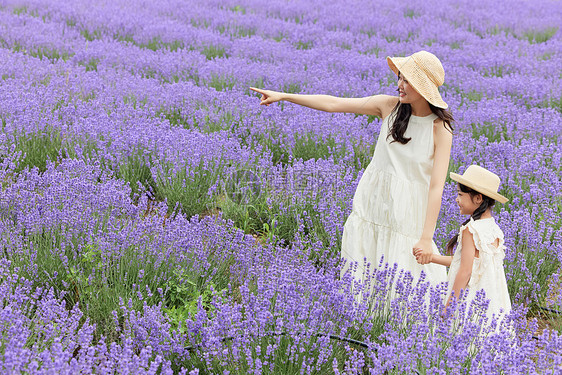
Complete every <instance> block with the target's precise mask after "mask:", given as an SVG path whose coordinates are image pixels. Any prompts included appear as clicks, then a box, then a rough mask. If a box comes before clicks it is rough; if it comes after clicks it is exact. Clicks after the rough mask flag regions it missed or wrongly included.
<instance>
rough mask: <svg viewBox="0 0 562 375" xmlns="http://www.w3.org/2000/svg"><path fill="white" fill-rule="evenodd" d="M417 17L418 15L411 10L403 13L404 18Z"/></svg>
mask: <svg viewBox="0 0 562 375" xmlns="http://www.w3.org/2000/svg"><path fill="white" fill-rule="evenodd" d="M415 17H419V14H418V13H417V12H416V11H415V10H413V9H406V10H405V11H404V18H415Z"/></svg>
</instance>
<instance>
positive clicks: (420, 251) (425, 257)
mask: <svg viewBox="0 0 562 375" xmlns="http://www.w3.org/2000/svg"><path fill="white" fill-rule="evenodd" d="M431 245H432V244H431V240H424V239H421V240H419V241H418V242H416V244H415V245H414V247H413V249H412V253H413V254H414V256H415V257H416V260H417V261H418V263H419V264H428V263H431V256H432V255H433V249H432V246H431Z"/></svg>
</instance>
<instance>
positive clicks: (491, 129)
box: [470, 121, 507, 143]
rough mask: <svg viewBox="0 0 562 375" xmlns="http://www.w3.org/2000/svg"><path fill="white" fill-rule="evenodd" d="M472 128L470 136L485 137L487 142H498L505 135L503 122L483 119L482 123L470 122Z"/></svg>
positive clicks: (475, 137)
mask: <svg viewBox="0 0 562 375" xmlns="http://www.w3.org/2000/svg"><path fill="white" fill-rule="evenodd" d="M470 126H471V128H472V138H474V139H480V137H481V136H484V137H486V138H487V140H488V142H489V143H493V142H500V141H502V140H504V139H505V138H506V136H507V127H506V125H505V124H501V123H494V122H490V121H484V122H482V123H472V124H470Z"/></svg>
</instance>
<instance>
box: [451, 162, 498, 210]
mask: <svg viewBox="0 0 562 375" xmlns="http://www.w3.org/2000/svg"><path fill="white" fill-rule="evenodd" d="M450 176H451V179H452V180H455V181H457V182H460V183H461V184H463V185H465V186H468V187H469V188H471V189H472V190H476V191H477V192H479V193H482V194H484V195H485V196H487V197H490V198H492V199H495V200H497V201H498V202H500V203H505V202H507V201H508V199H507V198H506V197H504V196H503V195H500V194H498V189H499V187H500V178H499V177H498V175H497V174H495V173H492V172H490V171H489V170H487V169H484V168H482V167H479V166H478V165H471V166H470V167H468V168H466V171H464V173H463V174H462V175H460V174H456V173H453V172H451V174H450Z"/></svg>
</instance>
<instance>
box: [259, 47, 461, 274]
mask: <svg viewBox="0 0 562 375" xmlns="http://www.w3.org/2000/svg"><path fill="white" fill-rule="evenodd" d="M387 62H388V65H389V66H390V68H391V69H392V71H393V72H394V73H395V74H396V75H397V76H398V92H399V96H397V97H396V96H389V95H374V96H371V97H366V98H337V97H333V96H328V95H297V94H287V93H280V92H276V91H270V90H261V89H256V88H251V89H252V90H254V91H256V92H258V93H260V94H261V95H262V96H261V103H260V104H261V105H269V104H271V103H274V102H277V101H281V100H285V101H289V102H292V103H295V104H299V105H303V106H306V107H310V108H314V109H318V110H322V111H326V112H349V113H356V114H363V115H374V116H378V117H381V118H382V119H383V123H382V127H381V132H380V135H379V138H378V141H377V145H376V148H375V152H374V155H373V159H372V160H371V163H370V164H369V165H368V166H367V168H366V169H365V171H364V173H363V176H362V177H361V180H360V181H359V185H358V186H357V190H356V192H355V195H354V198H353V210H352V212H351V214H350V215H349V217H348V219H347V221H346V223H345V226H344V232H343V238H342V250H341V252H342V257H343V258H344V259H346V261H347V262H346V265H345V267H344V269H343V270H342V274H343V273H344V272H346V271H347V270H351V272H352V274H353V275H354V277H355V278H357V279H363V278H364V277H365V275H364V272H365V270H366V268H365V262H367V263H369V264H371V270H372V268H373V267H375V266H377V265H378V264H379V262H380V261H381V258H382V259H384V261H385V262H388V263H390V264H393V263H397V264H398V267H399V268H401V269H404V270H406V271H410V272H411V273H412V275H413V276H414V277H418V276H419V275H420V273H421V271H424V272H425V274H426V279H428V280H429V281H431V282H432V283H433V284H436V283H439V282H442V281H446V279H447V276H446V271H445V267H443V266H440V265H436V264H431V263H430V262H429V261H430V259H431V255H432V254H433V253H436V254H439V252H438V250H437V247H436V246H435V243H434V242H433V234H434V231H435V225H436V222H437V217H438V215H439V209H440V207H441V197H442V194H443V186H444V184H445V178H446V175H447V169H448V165H449V157H450V152H451V144H452V127H451V123H452V122H453V117H452V115H451V114H450V112H449V111H447V110H446V108H447V104H446V103H445V102H444V101H443V99H442V98H441V95H440V94H439V90H438V86H441V85H442V84H443V82H444V77H445V72H444V70H443V66H442V65H441V62H440V61H439V59H438V58H437V57H436V56H435V55H433V54H431V53H429V52H426V51H420V52H416V53H414V54H413V55H411V56H408V57H392V58H391V57H387ZM414 249H416V254H417V256H418V260H419V262H420V263H418V261H416V258H415V257H414V255H413V252H414ZM353 263H356V264H357V267H351V266H352V264H353Z"/></svg>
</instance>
